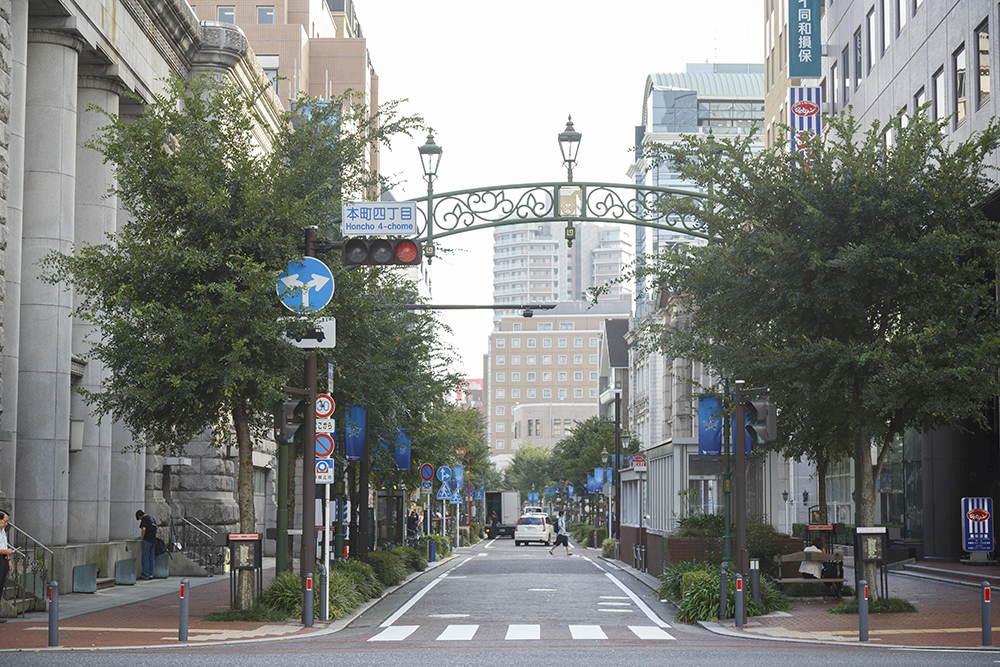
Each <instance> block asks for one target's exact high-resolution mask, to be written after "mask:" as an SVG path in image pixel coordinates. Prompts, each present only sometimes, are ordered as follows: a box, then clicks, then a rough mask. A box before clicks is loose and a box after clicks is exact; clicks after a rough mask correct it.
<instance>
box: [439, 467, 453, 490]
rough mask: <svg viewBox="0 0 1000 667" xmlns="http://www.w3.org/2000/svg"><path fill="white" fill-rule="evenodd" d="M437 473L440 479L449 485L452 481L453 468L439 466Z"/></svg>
mask: <svg viewBox="0 0 1000 667" xmlns="http://www.w3.org/2000/svg"><path fill="white" fill-rule="evenodd" d="M437 475H438V480H440V481H441V482H443V483H444V484H445V485H447V484H448V482H450V481H451V468H449V467H448V466H440V467H439V468H438V472H437Z"/></svg>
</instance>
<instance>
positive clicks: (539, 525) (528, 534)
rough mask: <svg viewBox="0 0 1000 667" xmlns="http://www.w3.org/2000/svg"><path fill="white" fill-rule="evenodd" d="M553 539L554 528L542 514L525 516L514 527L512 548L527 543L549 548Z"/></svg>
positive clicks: (554, 534)
mask: <svg viewBox="0 0 1000 667" xmlns="http://www.w3.org/2000/svg"><path fill="white" fill-rule="evenodd" d="M555 538H556V531H555V527H554V526H553V525H552V524H551V523H549V522H548V520H547V517H546V516H545V515H544V514H525V515H523V516H522V517H521V518H520V519H518V520H517V525H516V526H514V546H518V547H519V546H521V545H522V544H527V543H528V542H542V543H543V544H545V545H546V546H549V545H551V544H552V542H553V541H554V540H555Z"/></svg>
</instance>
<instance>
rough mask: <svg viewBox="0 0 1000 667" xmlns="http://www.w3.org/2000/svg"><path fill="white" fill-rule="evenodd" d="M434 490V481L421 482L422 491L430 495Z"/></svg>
mask: <svg viewBox="0 0 1000 667" xmlns="http://www.w3.org/2000/svg"><path fill="white" fill-rule="evenodd" d="M433 491H434V482H431V481H427V480H425V481H423V482H420V493H423V494H425V495H428V496H429V495H430V494H431V493H432V492H433Z"/></svg>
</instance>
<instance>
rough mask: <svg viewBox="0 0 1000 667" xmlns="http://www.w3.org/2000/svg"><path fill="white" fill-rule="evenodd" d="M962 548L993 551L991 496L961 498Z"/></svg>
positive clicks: (971, 550) (970, 550) (969, 550)
mask: <svg viewBox="0 0 1000 667" xmlns="http://www.w3.org/2000/svg"><path fill="white" fill-rule="evenodd" d="M962 549H963V550H965V551H968V552H973V551H993V499H992V498H962Z"/></svg>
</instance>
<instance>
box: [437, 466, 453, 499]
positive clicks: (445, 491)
mask: <svg viewBox="0 0 1000 667" xmlns="http://www.w3.org/2000/svg"><path fill="white" fill-rule="evenodd" d="M438 470H440V468H439V469H438ZM450 498H451V486H450V485H449V484H448V482H441V488H440V489H438V492H437V499H438V500H449V499H450Z"/></svg>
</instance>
